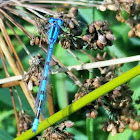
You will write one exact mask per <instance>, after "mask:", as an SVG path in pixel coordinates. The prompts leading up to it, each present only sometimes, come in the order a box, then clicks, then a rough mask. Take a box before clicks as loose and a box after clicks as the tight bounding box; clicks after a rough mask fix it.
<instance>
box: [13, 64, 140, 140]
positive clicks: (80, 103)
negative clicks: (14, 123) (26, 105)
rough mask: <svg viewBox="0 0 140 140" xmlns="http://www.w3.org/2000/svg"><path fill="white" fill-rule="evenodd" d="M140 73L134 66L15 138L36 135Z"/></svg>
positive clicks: (25, 139)
mask: <svg viewBox="0 0 140 140" xmlns="http://www.w3.org/2000/svg"><path fill="white" fill-rule="evenodd" d="M139 74H140V65H138V66H136V67H134V68H133V69H131V70H129V71H127V72H125V73H123V74H122V75H120V76H118V77H117V78H114V79H113V80H111V81H110V82H108V83H106V84H104V85H103V86H101V87H99V88H98V89H96V90H94V91H92V92H90V93H89V94H87V95H86V96H84V97H82V98H81V99H79V100H77V101H76V102H74V103H72V104H70V105H68V106H67V107H65V108H64V109H62V110H60V111H59V112H57V113H55V114H54V115H52V116H51V117H49V118H48V119H46V120H44V121H42V122H41V123H40V124H39V126H38V130H37V132H36V133H32V130H31V129H29V130H28V131H26V132H25V133H23V134H21V135H20V136H18V137H17V138H15V140H27V139H30V138H32V137H34V136H35V135H37V134H39V133H40V132H41V131H43V130H44V129H46V128H48V127H50V126H51V125H53V124H55V123H57V122H58V121H60V120H62V119H64V118H65V117H67V116H69V115H71V114H72V113H74V112H76V111H78V110H79V109H81V108H82V107H84V106H85V105H87V104H89V103H90V102H92V101H94V100H96V99H97V98H99V97H100V96H103V95H104V94H105V93H108V92H109V91H111V90H113V89H114V88H116V87H118V86H120V85H122V84H124V83H126V82H127V81H129V80H130V79H132V78H134V77H136V76H138V75H139Z"/></svg>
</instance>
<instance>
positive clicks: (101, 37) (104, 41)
mask: <svg viewBox="0 0 140 140" xmlns="http://www.w3.org/2000/svg"><path fill="white" fill-rule="evenodd" d="M98 40H99V41H100V43H101V44H103V45H105V44H106V43H107V42H106V38H105V37H104V36H103V35H99V36H98Z"/></svg>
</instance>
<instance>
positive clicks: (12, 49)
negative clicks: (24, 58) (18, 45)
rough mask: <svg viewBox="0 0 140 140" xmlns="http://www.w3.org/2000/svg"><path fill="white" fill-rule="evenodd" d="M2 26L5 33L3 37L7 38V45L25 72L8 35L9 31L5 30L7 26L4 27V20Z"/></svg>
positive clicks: (1, 22) (0, 22) (0, 26)
mask: <svg viewBox="0 0 140 140" xmlns="http://www.w3.org/2000/svg"><path fill="white" fill-rule="evenodd" d="M0 24H1V25H0V28H1V31H2V33H3V35H4V38H5V40H6V42H7V44H8V46H9V48H10V50H11V52H12V53H13V54H14V55H15V58H16V59H17V62H18V64H19V65H20V68H21V69H22V71H23V72H24V68H23V66H22V64H21V61H20V59H19V57H18V55H17V53H16V51H15V48H14V46H13V44H12V42H11V39H10V37H9V35H8V33H7V30H6V28H5V25H4V23H3V21H2V19H1V20H0Z"/></svg>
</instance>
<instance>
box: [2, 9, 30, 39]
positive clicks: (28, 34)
mask: <svg viewBox="0 0 140 140" xmlns="http://www.w3.org/2000/svg"><path fill="white" fill-rule="evenodd" d="M0 12H1V13H3V15H4V16H5V17H6V18H7V19H8V20H10V21H11V22H12V23H13V24H14V25H15V26H16V27H18V28H19V29H20V30H21V31H22V32H24V33H25V34H26V35H27V36H28V37H29V38H30V39H31V38H32V35H31V34H30V33H29V32H28V31H27V30H26V29H25V28H24V27H23V26H21V24H19V23H18V22H16V21H15V20H14V19H13V18H11V17H10V16H9V15H8V14H7V13H6V12H5V11H3V10H2V9H0Z"/></svg>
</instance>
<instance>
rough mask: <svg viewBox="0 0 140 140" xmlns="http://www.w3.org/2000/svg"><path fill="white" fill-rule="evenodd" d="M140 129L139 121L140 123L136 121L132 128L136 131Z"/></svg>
mask: <svg viewBox="0 0 140 140" xmlns="http://www.w3.org/2000/svg"><path fill="white" fill-rule="evenodd" d="M138 129H139V123H138V122H135V123H134V124H133V125H132V128H131V130H133V131H136V130H138Z"/></svg>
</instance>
